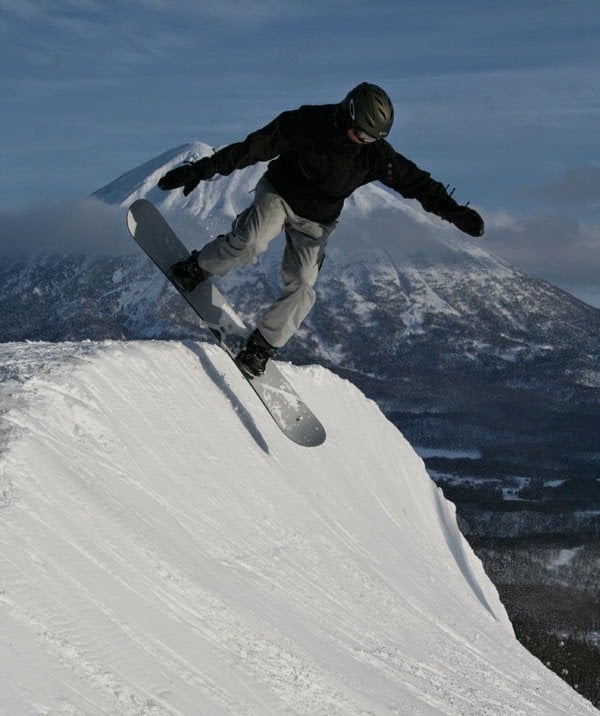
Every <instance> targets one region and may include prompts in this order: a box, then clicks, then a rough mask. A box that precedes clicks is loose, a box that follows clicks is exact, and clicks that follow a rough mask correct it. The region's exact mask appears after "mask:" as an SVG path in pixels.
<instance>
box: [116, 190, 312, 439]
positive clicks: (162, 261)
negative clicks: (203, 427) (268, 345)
mask: <svg viewBox="0 0 600 716" xmlns="http://www.w3.org/2000/svg"><path fill="white" fill-rule="evenodd" d="M127 228H128V229H129V233H130V234H131V236H132V237H133V239H134V241H135V242H136V243H137V244H138V246H139V247H140V248H141V249H142V250H143V251H144V252H145V253H146V254H147V255H148V256H149V258H150V259H152V261H153V262H154V263H155V264H156V266H157V267H158V268H159V269H160V270H161V271H162V272H163V273H164V275H165V276H166V277H167V278H168V279H169V281H170V282H171V283H172V285H173V286H174V287H175V288H176V289H177V290H178V291H179V293H180V294H181V296H183V298H184V299H185V300H186V301H187V302H188V303H189V305H190V306H191V307H192V308H193V309H194V311H195V312H196V313H197V315H198V316H199V317H200V318H201V319H202V321H203V323H204V324H205V325H206V327H207V328H208V330H209V331H210V333H211V334H212V336H213V337H214V339H215V340H216V342H217V343H218V345H219V346H221V348H222V349H223V350H224V351H225V352H226V353H227V354H228V355H229V357H230V358H231V359H232V360H233V362H234V364H235V365H236V368H237V369H238V370H239V371H240V373H241V374H242V375H243V376H244V378H245V379H246V381H247V382H248V384H249V385H250V386H251V387H252V389H253V390H254V392H255V393H256V395H257V396H258V397H259V398H260V400H261V402H262V403H263V405H264V406H265V407H266V409H267V410H268V412H269V414H270V415H271V417H272V418H273V420H274V421H275V423H276V424H277V425H278V426H279V428H280V429H281V430H282V431H283V432H284V433H285V434H286V435H287V437H288V438H289V439H290V440H292V441H293V442H295V443H298V444H299V445H303V446H305V447H316V446H318V445H321V444H322V443H323V442H324V441H325V429H324V428H323V425H322V424H321V423H320V421H319V420H318V419H317V417H316V416H315V415H314V414H313V413H312V411H311V410H310V409H309V408H308V406H307V405H306V404H305V403H304V402H303V401H302V399H301V398H300V396H299V395H298V394H297V393H296V391H295V390H294V388H293V387H292V385H291V384H290V383H289V381H288V380H286V378H285V377H284V376H283V375H282V374H281V372H280V371H279V369H278V368H277V366H276V365H275V364H274V363H273V361H269V362H268V363H267V367H266V370H265V372H264V374H263V375H261V376H257V377H253V378H250V377H248V376H247V375H246V374H245V373H244V372H243V371H242V370H241V369H240V368H239V366H238V365H237V363H236V362H235V356H236V355H237V353H238V352H239V350H240V349H241V348H242V346H243V345H244V343H245V338H246V334H247V329H246V326H245V325H244V322H243V321H242V320H241V319H240V318H239V316H238V315H237V314H236V313H235V311H234V310H233V308H232V307H231V306H230V305H229V303H228V302H227V300H226V299H225V297H224V296H223V294H222V293H221V292H220V291H219V289H218V288H217V287H216V286H215V285H214V284H213V283H212V281H211V279H207V280H206V281H203V282H202V283H200V284H198V286H197V287H196V288H195V289H194V290H193V291H190V292H185V291H182V290H181V289H179V287H178V286H177V285H176V284H175V283H174V282H173V281H172V279H171V276H170V269H171V267H172V266H173V264H175V263H177V262H178V261H184V260H185V259H187V258H188V257H189V255H190V253H189V251H188V249H187V248H186V247H185V245H184V244H183V243H182V242H181V240H180V239H179V238H178V237H177V235H176V234H175V232H174V231H173V229H172V228H171V227H170V226H169V224H168V223H167V222H166V221H165V219H164V218H163V216H162V214H161V213H160V212H159V211H158V209H157V208H156V207H155V206H154V205H153V204H152V203H151V202H149V201H147V200H146V199H138V200H137V201H135V202H134V203H133V204H132V205H131V207H130V208H129V211H128V212H127Z"/></svg>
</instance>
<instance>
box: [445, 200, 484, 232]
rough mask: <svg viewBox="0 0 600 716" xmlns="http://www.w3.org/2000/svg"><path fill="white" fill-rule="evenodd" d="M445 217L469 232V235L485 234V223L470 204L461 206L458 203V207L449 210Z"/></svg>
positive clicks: (457, 226) (458, 227)
mask: <svg viewBox="0 0 600 716" xmlns="http://www.w3.org/2000/svg"><path fill="white" fill-rule="evenodd" d="M443 218H444V219H446V221H449V222H450V223H451V224H454V226H456V228H457V229H460V230H461V231H464V233H465V234H469V236H483V232H484V231H485V225H484V223H483V219H482V218H481V216H479V214H478V213H477V212H476V211H475V210H474V209H470V208H469V207H468V206H460V205H458V204H457V205H456V208H453V209H451V210H450V211H448V212H447V213H446V214H445V215H444V217H443Z"/></svg>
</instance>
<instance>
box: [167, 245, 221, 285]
mask: <svg viewBox="0 0 600 716" xmlns="http://www.w3.org/2000/svg"><path fill="white" fill-rule="evenodd" d="M169 275H170V276H171V278H172V280H173V282H174V283H175V284H177V286H178V287H179V288H180V289H181V290H182V291H185V292H186V293H189V292H190V291H193V290H194V289H195V288H196V286H197V285H198V284H199V283H202V281H206V279H207V278H208V277H209V276H210V275H211V274H210V273H209V272H208V271H205V270H204V269H203V268H200V266H199V265H198V251H192V253H191V254H190V256H189V258H187V259H186V260H185V261H179V262H178V263H176V264H173V266H171V270H170V271H169Z"/></svg>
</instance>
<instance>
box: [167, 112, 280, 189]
mask: <svg viewBox="0 0 600 716" xmlns="http://www.w3.org/2000/svg"><path fill="white" fill-rule="evenodd" d="M286 114H288V113H287V112H283V113H282V114H280V115H279V116H278V117H276V118H275V119H274V120H273V121H272V122H269V124H267V125H266V127H263V128H262V129H258V130H257V131H256V132H252V133H251V134H249V135H248V136H247V137H246V139H244V141H243V142H235V143H234V144H229V145H227V146H226V147H223V148H222V149H219V150H218V151H217V152H215V153H214V154H213V155H212V156H210V157H202V159H199V160H198V161H197V162H188V163H187V164H184V165H183V166H181V167H177V168H175V169H172V170H171V171H170V172H167V173H166V174H165V176H164V177H162V178H161V179H160V181H159V182H158V186H159V187H160V188H161V189H165V190H169V189H176V188H177V187H180V186H182V187H184V189H183V193H184V195H185V196H187V195H188V194H189V193H190V192H192V191H193V190H194V189H195V188H196V187H197V186H198V184H199V183H200V182H201V181H202V180H204V179H210V178H211V177H213V176H214V175H215V174H220V175H221V176H228V175H229V174H231V172H233V171H234V170H235V169H244V167H249V166H250V165H251V164H256V163H257V162H263V161H267V160H268V159H273V157H276V156H278V155H279V154H281V153H282V152H283V151H285V150H286V149H289V148H290V142H289V141H288V140H287V139H286V138H285V137H284V135H283V133H282V131H281V125H282V120H284V119H285V115H286Z"/></svg>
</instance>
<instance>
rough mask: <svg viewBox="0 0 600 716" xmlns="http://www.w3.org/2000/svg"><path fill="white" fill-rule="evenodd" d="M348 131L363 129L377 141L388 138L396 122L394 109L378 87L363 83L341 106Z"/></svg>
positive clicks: (349, 93) (347, 96) (353, 90)
mask: <svg viewBox="0 0 600 716" xmlns="http://www.w3.org/2000/svg"><path fill="white" fill-rule="evenodd" d="M340 108H341V110H342V112H341V113H342V117H343V123H344V124H345V125H346V128H347V129H361V130H362V131H363V132H366V133H367V134H368V135H370V136H371V137H374V138H375V139H382V138H383V137H387V135H388V134H389V132H390V129H391V128H392V123H393V121H394V107H393V106H392V103H391V101H390V98H389V97H388V96H387V94H386V93H385V92H384V91H383V90H382V89H381V87H378V86H377V85H372V84H369V83H368V82H361V84H359V85H357V86H356V87H355V88H354V89H352V90H350V92H348V94H347V95H346V97H345V99H344V100H343V102H342V103H341V105H340Z"/></svg>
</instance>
